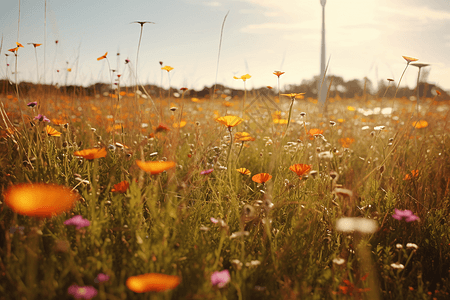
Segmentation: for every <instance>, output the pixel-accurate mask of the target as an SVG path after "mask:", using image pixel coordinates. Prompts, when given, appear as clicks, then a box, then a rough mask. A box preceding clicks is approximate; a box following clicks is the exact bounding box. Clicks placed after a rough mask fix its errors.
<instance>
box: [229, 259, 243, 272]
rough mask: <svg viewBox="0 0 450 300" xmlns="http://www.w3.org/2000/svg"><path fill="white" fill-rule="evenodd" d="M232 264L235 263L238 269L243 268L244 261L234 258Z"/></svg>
mask: <svg viewBox="0 0 450 300" xmlns="http://www.w3.org/2000/svg"><path fill="white" fill-rule="evenodd" d="M231 264H232V265H234V266H235V267H236V269H238V270H240V269H242V265H243V264H242V262H241V261H240V260H239V259H233V260H232V261H231Z"/></svg>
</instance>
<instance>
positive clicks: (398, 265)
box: [391, 263, 405, 270]
mask: <svg viewBox="0 0 450 300" xmlns="http://www.w3.org/2000/svg"><path fill="white" fill-rule="evenodd" d="M391 267H392V268H394V269H398V270H403V269H404V268H405V266H404V265H402V264H400V263H392V264H391Z"/></svg>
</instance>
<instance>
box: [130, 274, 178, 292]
mask: <svg viewBox="0 0 450 300" xmlns="http://www.w3.org/2000/svg"><path fill="white" fill-rule="evenodd" d="M180 282H181V279H180V277H178V276H174V275H166V274H158V273H147V274H142V275H138V276H131V277H128V279H127V282H126V285H127V287H128V288H129V289H130V290H132V291H133V292H135V293H145V292H163V291H167V290H171V289H174V288H176V287H177V286H178V285H179V284H180Z"/></svg>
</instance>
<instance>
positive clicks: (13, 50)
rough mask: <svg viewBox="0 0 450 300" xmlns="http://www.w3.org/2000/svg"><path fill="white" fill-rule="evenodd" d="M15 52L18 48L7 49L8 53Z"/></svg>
mask: <svg viewBox="0 0 450 300" xmlns="http://www.w3.org/2000/svg"><path fill="white" fill-rule="evenodd" d="M17 50H19V47H16V48H11V49H8V51H9V52H14V53H16V52H17Z"/></svg>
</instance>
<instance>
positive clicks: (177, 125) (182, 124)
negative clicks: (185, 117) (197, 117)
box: [172, 121, 186, 128]
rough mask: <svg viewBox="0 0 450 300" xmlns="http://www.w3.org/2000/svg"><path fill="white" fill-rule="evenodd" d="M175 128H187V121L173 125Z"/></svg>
mask: <svg viewBox="0 0 450 300" xmlns="http://www.w3.org/2000/svg"><path fill="white" fill-rule="evenodd" d="M172 126H173V128H183V127H184V126H186V121H180V123H178V122H176V123H173V124H172Z"/></svg>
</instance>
